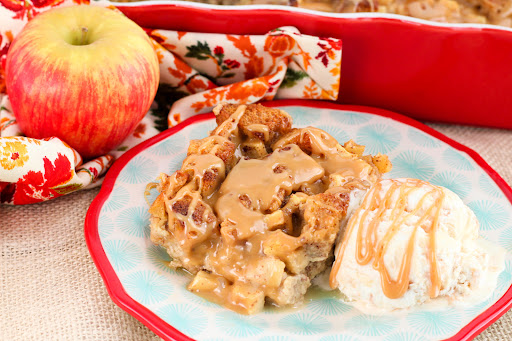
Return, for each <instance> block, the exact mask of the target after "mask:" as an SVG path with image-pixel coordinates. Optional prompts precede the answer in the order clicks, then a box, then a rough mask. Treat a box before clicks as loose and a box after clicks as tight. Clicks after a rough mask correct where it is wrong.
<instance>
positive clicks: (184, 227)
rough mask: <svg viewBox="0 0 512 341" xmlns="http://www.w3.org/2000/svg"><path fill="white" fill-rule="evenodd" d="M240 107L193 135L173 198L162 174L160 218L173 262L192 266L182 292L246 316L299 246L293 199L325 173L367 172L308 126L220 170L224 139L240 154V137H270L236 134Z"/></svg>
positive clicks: (315, 189)
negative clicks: (176, 251)
mask: <svg viewBox="0 0 512 341" xmlns="http://www.w3.org/2000/svg"><path fill="white" fill-rule="evenodd" d="M244 111H245V106H240V107H239V108H238V109H237V110H236V111H235V113H234V114H233V115H231V116H230V117H229V118H228V119H227V120H225V121H224V122H223V123H222V124H220V125H219V126H218V127H217V128H216V129H214V130H213V131H212V133H211V135H210V136H209V137H206V138H205V139H203V140H201V141H202V145H200V146H199V147H198V148H197V151H198V153H197V154H192V155H189V156H188V157H187V158H186V159H185V161H184V162H183V166H182V169H181V171H183V172H185V173H188V174H189V177H188V179H189V181H188V182H187V183H186V184H185V185H183V186H182V187H181V188H180V189H179V190H178V191H177V193H176V194H175V195H174V196H173V195H171V194H172V192H171V189H170V188H173V187H179V185H178V182H177V181H178V180H177V178H176V176H174V177H170V180H169V182H170V187H169V189H167V192H165V189H164V193H166V194H167V196H164V203H165V209H166V212H167V215H168V222H169V223H171V222H172V223H173V224H174V225H173V228H174V229H173V230H172V231H173V232H172V233H173V236H172V239H173V240H174V241H177V242H178V244H179V246H180V252H181V251H182V254H181V255H180V261H181V262H182V264H183V266H184V267H185V268H187V269H189V271H191V272H193V273H194V272H197V271H199V272H197V274H196V276H195V277H194V279H193V281H192V282H191V283H190V284H189V290H191V291H192V292H195V293H197V294H200V295H201V296H202V297H205V298H207V299H209V300H210V301H213V302H216V303H219V304H222V305H224V306H226V307H228V308H230V309H232V310H235V311H237V312H239V313H251V312H254V311H257V309H259V308H258V307H259V306H258V305H260V304H263V303H262V302H264V298H265V297H269V298H271V299H274V298H275V297H276V296H277V293H278V290H279V287H280V285H281V284H282V283H283V281H284V280H285V279H286V278H287V277H288V276H291V275H290V272H289V271H288V270H286V269H285V267H286V264H287V263H286V262H287V261H288V257H289V256H290V254H291V253H292V252H294V251H295V250H297V249H298V248H300V247H301V246H302V245H303V243H304V241H303V239H301V238H300V236H299V235H300V229H301V224H302V222H299V223H297V222H295V221H294V217H293V214H295V213H296V212H298V211H299V205H300V204H299V203H300V202H304V201H305V200H306V199H305V198H307V197H308V195H314V194H318V193H323V192H325V191H326V190H327V189H328V188H329V181H330V180H329V175H331V174H339V175H340V176H345V177H347V179H349V180H350V181H351V180H353V179H359V178H367V177H368V176H369V174H370V173H371V172H372V170H373V169H372V167H371V166H370V165H369V164H368V163H366V162H365V161H363V160H361V159H359V158H358V157H356V156H354V155H353V154H351V153H349V152H347V151H346V150H345V149H344V148H343V147H341V146H340V145H339V144H338V142H337V141H336V140H335V139H334V138H333V137H332V136H330V135H329V134H327V133H326V132H324V131H322V130H320V129H316V128H311V127H309V128H305V129H301V130H298V131H297V132H296V133H297V134H298V135H297V137H298V142H297V143H291V142H290V141H289V138H286V139H285V138H283V139H281V140H278V141H277V143H276V144H275V145H274V146H273V152H272V153H271V154H269V155H267V156H266V157H263V158H260V159H245V158H240V159H239V161H238V163H237V164H236V165H234V166H233V167H232V169H228V168H227V167H226V165H225V164H224V162H223V160H222V159H220V158H219V157H217V156H215V155H214V154H216V152H217V151H219V148H221V145H222V144H223V143H225V142H226V141H227V140H229V141H231V142H233V143H234V144H235V146H236V150H237V152H235V157H240V155H241V153H240V146H241V145H242V144H243V143H246V142H247V140H250V139H257V140H259V141H268V140H269V138H270V137H269V136H270V132H269V128H268V127H267V126H265V125H263V124H251V125H248V126H246V127H245V128H244V129H245V133H243V134H242V133H241V132H240V131H239V130H240V129H239V128H238V123H239V121H240V119H241V117H242V115H243V113H244ZM291 137H292V138H294V136H293V134H291ZM305 144H307V145H308V147H307V148H306V147H303V145H305ZM212 145H214V147H213V148H212ZM304 150H306V151H307V152H305V151H304ZM375 177H376V175H375ZM353 185H354V186H356V187H357V186H359V185H360V184H359V185H357V184H353ZM339 189H340V188H337V187H335V188H332V187H331V188H329V189H328V190H327V191H331V192H336V191H337V190H339ZM294 192H297V193H294ZM301 192H304V193H301ZM292 197H293V199H294V200H292V199H291V198H292ZM322 205H324V206H326V207H328V206H327V205H325V204H323V203H319V206H322ZM328 208H329V209H332V207H330V206H329V207H328ZM169 231H171V230H169ZM166 247H167V245H166ZM260 308H261V307H260Z"/></svg>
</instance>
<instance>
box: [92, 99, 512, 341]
mask: <svg viewBox="0 0 512 341" xmlns="http://www.w3.org/2000/svg"><path fill="white" fill-rule="evenodd" d="M267 105H269V106H279V107H281V108H282V109H284V110H285V111H287V112H288V113H290V114H291V115H292V117H293V119H294V125H295V126H297V127H304V126H308V125H313V126H316V127H319V128H321V129H324V130H326V131H327V132H328V133H330V134H331V135H333V136H334V137H335V138H336V139H338V140H339V141H346V140H348V139H350V138H352V139H354V140H355V141H356V142H358V143H360V144H364V145H366V146H367V147H366V152H367V153H371V154H375V153H385V154H387V155H389V157H390V158H391V160H392V162H393V171H392V172H391V173H390V174H387V177H412V178H419V179H423V180H427V181H430V182H432V183H434V184H436V185H442V186H445V187H448V188H449V189H451V190H452V191H454V192H455V193H457V194H458V195H459V196H460V197H461V198H462V199H463V200H464V202H465V203H467V205H468V206H469V207H471V208H472V209H473V210H474V212H475V213H476V215H477V217H478V219H479V221H480V224H481V235H482V236H483V237H484V238H486V239H488V240H490V241H492V242H494V243H497V244H499V245H501V246H503V247H505V248H506V249H507V250H508V251H509V252H511V251H512V204H511V198H512V191H511V189H510V188H509V187H508V186H507V185H506V183H505V182H504V181H503V180H502V179H501V178H500V177H499V175H498V174H497V173H496V172H494V171H493V170H492V169H491V168H490V167H489V166H488V165H487V164H486V163H485V162H484V161H483V159H482V158H481V157H479V156H478V155H477V154H476V153H475V152H474V151H472V150H470V149H469V148H467V147H464V146H462V145H460V144H458V143H456V142H455V141H453V140H450V139H449V138H447V137H445V136H443V135H441V134H440V133H438V132H435V131H434V130H432V129H430V128H428V127H426V126H424V125H422V124H420V123H418V122H416V121H413V120H412V119H409V118H406V117H403V116H400V115H397V114H393V113H390V112H387V111H383V110H379V109H372V108H367V107H355V106H341V105H337V104H331V103H325V102H310V101H299V100H296V101H277V102H268V104H267ZM214 127H215V120H214V117H213V115H212V114H208V115H201V116H196V117H193V118H192V119H189V120H187V121H185V122H184V123H183V124H181V125H179V126H177V127H174V128H172V129H169V130H167V131H165V132H163V133H161V134H160V135H158V136H156V137H154V138H152V139H151V140H148V141H146V142H144V143H142V144H141V145H139V146H137V147H135V148H134V149H132V150H130V151H129V152H127V153H126V154H125V155H123V156H122V158H120V159H119V160H118V161H117V162H116V163H115V164H114V166H113V167H112V169H111V170H110V171H109V173H108V174H107V177H106V179H105V181H104V183H103V187H102V189H101V192H100V193H99V195H98V196H97V198H96V199H95V200H94V202H93V203H92V205H91V207H90V209H89V211H88V213H87V218H86V223H85V234H86V240H87V244H88V246H89V250H90V252H91V254H92V257H93V259H94V261H95V263H96V265H97V267H98V269H99V271H100V273H101V274H102V276H103V279H104V281H105V284H106V286H107V288H108V290H109V293H110V295H111V297H112V299H113V300H114V301H115V302H116V303H117V304H118V305H119V306H121V308H123V309H125V310H127V311H128V312H129V313H130V314H132V315H133V316H135V317H136V318H138V319H139V320H141V321H142V322H143V323H144V324H146V325H147V326H148V327H149V328H151V329H152V330H154V331H155V332H156V333H157V334H159V335H160V336H162V337H164V338H165V339H177V340H189V338H193V339H197V340H234V339H241V340H279V341H284V340H298V339H303V340H322V341H324V340H325V341H327V340H350V341H353V340H367V339H368V338H371V339H372V340H434V339H435V340H438V339H450V340H468V339H471V338H472V337H474V336H475V335H476V334H477V333H479V332H480V331H481V330H482V329H484V328H485V327H486V326H488V325H489V324H490V323H492V322H493V321H494V320H496V319H497V318H498V317H499V316H501V315H502V314H503V313H504V312H505V311H506V310H507V309H508V308H509V307H510V304H511V299H512V289H511V284H512V256H510V255H508V256H507V258H506V269H505V271H504V272H503V273H501V275H500V276H499V280H498V286H497V288H496V289H495V291H494V292H493V293H492V294H491V297H490V298H489V299H488V300H487V301H485V302H483V303H481V304H479V305H476V306H471V307H467V308H458V309H455V308H451V309H448V310H443V311H437V312H433V311H426V310H421V309H420V310H417V311H415V312H413V313H409V314H404V315H403V316H399V317H386V316H381V317H375V316H367V315H363V314H361V313H359V312H358V311H357V310H356V309H354V308H352V307H350V306H348V305H346V304H344V303H342V302H340V301H339V300H336V299H335V298H333V297H329V296H327V297H317V298H313V299H311V300H309V301H308V302H307V303H306V304H305V305H304V306H303V307H301V308H298V309H284V310H266V311H264V312H263V313H260V314H257V315H255V316H243V315H238V314H236V313H234V312H231V311H229V310H227V309H225V308H222V307H220V306H218V305H215V304H212V303H210V302H208V301H206V300H203V299H202V298H199V297H198V296H196V295H194V294H192V293H190V292H188V291H187V290H186V284H187V283H188V281H189V280H190V279H189V277H187V276H186V275H184V274H183V273H181V272H176V271H174V270H172V269H170V268H168V267H167V265H166V264H167V262H168V261H169V257H168V255H167V254H166V252H165V250H163V249H162V248H160V247H157V246H154V245H153V244H152V243H151V241H150V239H149V213H148V205H147V203H146V202H145V200H144V189H145V186H146V184H147V183H148V182H151V181H154V180H155V179H156V177H157V176H158V174H159V173H160V172H165V173H172V172H174V171H175V170H177V169H179V167H180V166H181V162H182V161H183V159H184V157H185V155H186V150H187V147H188V143H189V141H190V140H192V139H199V138H202V137H204V136H207V134H208V132H209V131H210V130H212V129H213V128H214ZM155 197H156V191H152V192H151V200H153V199H154V198H155Z"/></svg>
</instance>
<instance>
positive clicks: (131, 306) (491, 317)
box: [84, 100, 512, 341]
mask: <svg viewBox="0 0 512 341" xmlns="http://www.w3.org/2000/svg"><path fill="white" fill-rule="evenodd" d="M265 105H266V106H271V107H287V106H303V107H310V108H319V109H337V110H349V111H359V112H364V113H370V114H373V115H377V116H382V117H387V118H390V119H392V120H394V121H398V122H401V123H404V124H406V125H409V126H412V127H414V128H417V129H420V130H422V131H423V132H425V133H427V134H429V135H431V136H433V137H435V138H437V139H439V140H441V141H443V142H445V143H447V144H448V145H450V146H451V147H453V148H455V149H457V150H460V151H462V152H465V153H467V154H468V155H469V156H470V157H471V158H472V159H473V160H474V161H475V162H476V163H477V164H478V165H479V166H480V167H481V168H482V169H483V170H484V171H485V172H486V173H487V174H488V175H489V176H490V177H491V178H492V179H493V180H494V182H495V183H496V184H497V185H498V186H499V187H500V189H501V190H502V191H503V193H504V194H505V196H506V197H507V199H508V200H509V201H510V203H511V204H512V189H511V188H510V186H509V185H508V184H507V183H506V182H505V180H503V178H502V177H501V176H500V175H499V174H498V173H497V172H496V171H495V170H494V169H492V168H491V166H489V165H488V164H487V162H485V160H484V159H483V158H482V157H481V156H480V155H479V154H478V153H477V152H475V151H474V150H472V149H471V148H469V147H466V146H465V145H463V144H461V143H459V142H456V141H455V140H453V139H451V138H449V137H447V136H445V135H443V134H441V133H440V132H438V131H436V130H434V129H432V128H430V127H428V126H426V125H425V124H423V123H420V122H418V121H416V120H414V119H412V118H409V117H406V116H403V115H400V114H397V113H394V112H391V111H388V110H383V109H378V108H372V107H365V106H357V105H342V104H336V103H332V102H325V101H311V100H277V101H269V102H265ZM211 118H213V114H211V113H210V114H203V115H197V116H193V117H191V118H189V119H187V120H185V121H184V122H182V123H180V124H179V125H177V126H175V127H172V128H170V129H167V130H165V131H164V132H162V133H160V134H158V135H156V136H154V137H152V138H150V139H148V140H146V141H144V142H142V143H140V144H138V145H137V146H135V147H133V148H132V149H130V150H129V151H127V152H126V153H125V154H123V155H122V156H121V157H120V158H119V159H118V160H117V161H116V162H115V163H114V164H113V165H112V167H111V168H110V170H109V171H108V173H107V175H106V176H105V179H104V181H103V185H102V187H101V190H100V192H99V194H98V195H97V196H96V198H95V199H94V200H93V202H92V203H91V206H90V207H89V209H88V211H87V215H86V217H85V224H84V227H85V230H84V233H85V241H86V243H87V247H88V249H89V253H90V254H91V257H92V259H93V261H94V263H95V265H96V267H97V268H98V271H99V272H100V274H101V277H102V278H103V281H104V283H105V286H106V288H107V291H108V293H109V295H110V297H111V299H112V300H113V301H114V302H115V303H116V304H117V305H118V306H119V307H121V308H122V309H123V310H125V311H126V312H128V313H129V314H130V315H132V316H134V317H135V318H136V319H138V320H139V321H140V322H142V323H143V324H144V325H146V326H147V327H148V328H149V329H151V330H152V331H153V332H155V333H156V334H157V335H159V336H160V337H162V338H163V339H165V340H179V341H181V340H187V341H188V340H191V341H193V340H194V339H192V338H190V337H188V336H186V335H185V334H183V333H181V332H180V331H178V330H177V329H176V328H174V327H173V326H171V325H170V324H168V323H167V322H165V321H164V320H162V319H161V318H160V317H158V316H157V315H156V314H155V313H153V312H152V311H151V310H149V309H148V308H146V307H145V306H143V305H142V304H140V303H138V302H137V301H135V300H134V299H133V298H131V297H130V296H129V295H128V294H127V293H126V291H125V290H124V288H123V286H122V284H121V282H120V280H119V278H118V277H117V274H116V272H115V271H114V269H113V268H112V265H111V264H110V262H109V260H108V258H107V256H106V254H105V251H104V249H103V247H102V244H101V241H100V237H99V233H98V218H99V214H100V211H101V208H102V206H103V203H104V202H105V201H106V199H107V198H108V197H109V195H110V193H111V192H112V189H113V188H114V183H115V181H116V179H117V177H118V175H119V173H120V172H121V170H122V169H123V168H124V166H125V165H126V164H127V163H128V162H129V161H130V160H131V159H132V158H133V157H135V156H136V155H137V154H139V153H140V152H141V151H143V150H145V149H147V148H148V147H150V146H152V145H154V144H155V143H157V142H160V141H162V140H164V139H166V138H167V137H169V136H171V135H173V134H175V133H177V132H179V131H180V130H182V129H183V128H185V127H187V126H189V125H192V124H194V123H198V122H202V121H205V120H208V119H211ZM511 306H512V286H510V287H509V289H508V290H507V291H506V292H505V294H504V295H503V296H502V297H501V298H500V299H499V300H498V301H497V302H496V303H494V304H493V305H492V306H491V307H489V308H488V309H487V310H486V311H484V312H483V313H481V314H480V315H479V316H477V317H476V318H475V319H473V320H472V321H471V322H469V323H468V324H467V325H466V326H464V327H463V328H462V329H461V330H460V331H459V332H458V333H457V334H455V335H454V336H452V337H450V338H448V339H446V340H445V341H467V340H472V339H473V338H474V337H475V336H477V335H478V334H479V333H480V332H482V331H483V330H484V329H485V328H487V327H488V326H489V325H491V324H492V323H493V322H494V321H496V320H497V319H498V318H499V317H500V316H502V315H503V314H505V312H507V310H509V309H510V307H511Z"/></svg>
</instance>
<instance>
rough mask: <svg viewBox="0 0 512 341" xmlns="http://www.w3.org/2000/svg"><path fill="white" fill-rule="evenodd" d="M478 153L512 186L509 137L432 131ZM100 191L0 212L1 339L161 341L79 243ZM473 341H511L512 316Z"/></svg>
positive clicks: (472, 130)
mask: <svg viewBox="0 0 512 341" xmlns="http://www.w3.org/2000/svg"><path fill="white" fill-rule="evenodd" d="M431 126H432V127H433V128H435V129H437V130H439V131H441V132H442V133H444V134H446V135H447V136H449V137H451V138H453V139H455V140H457V141H459V142H461V143H463V144H465V145H467V146H468V147H470V148H473V149H474V150H476V151H477V152H478V153H480V155H481V156H482V157H483V158H484V159H485V160H486V161H487V162H488V163H489V164H490V165H491V167H493V168H494V169H495V170H496V171H498V173H500V175H501V176H502V177H503V178H504V179H505V181H507V183H509V184H512V169H511V167H512V162H511V159H512V131H505V130H497V129H484V128H474V127H462V126H450V125H439V124H435V125H431ZM98 192H99V189H92V190H86V191H80V192H76V193H73V194H71V195H68V196H64V197H61V198H58V199H56V200H51V201H48V202H44V203H40V204H34V205H28V206H5V205H3V206H0V251H1V253H0V340H1V341H4V340H5V341H7V340H8V341H18V340H19V341H29V340H86V341H89V340H101V341H110V340H116V341H118V340H137V341H140V340H159V339H160V338H158V337H157V336H155V334H154V333H153V332H151V331H150V330H149V329H148V328H146V327H145V326H144V325H143V324H142V323H140V322H138V321H137V320H136V319H135V318H133V317H131V316H130V315H129V314H128V313H125V312H124V311H123V310H121V308H119V307H117V306H116V305H115V304H114V303H113V302H112V300H111V299H110V298H109V296H108V294H107V290H106V289H105V286H104V285H103V282H102V279H101V277H100V274H99V272H98V271H97V270H96V267H95V266H94V264H93V262H92V259H91V257H90V255H89V252H88V250H87V246H86V244H85V240H84V232H83V229H84V228H83V225H84V219H85V215H86V212H87V209H88V207H89V205H90V203H91V201H92V200H93V199H94V197H95V196H96V195H97V194H98ZM475 340H478V341H482V340H512V312H509V313H507V314H505V315H504V316H503V317H501V319H499V320H498V321H497V322H496V323H494V324H493V325H491V326H490V327H489V328H488V329H487V330H485V331H484V332H483V333H482V334H480V335H479V336H478V337H476V339H475Z"/></svg>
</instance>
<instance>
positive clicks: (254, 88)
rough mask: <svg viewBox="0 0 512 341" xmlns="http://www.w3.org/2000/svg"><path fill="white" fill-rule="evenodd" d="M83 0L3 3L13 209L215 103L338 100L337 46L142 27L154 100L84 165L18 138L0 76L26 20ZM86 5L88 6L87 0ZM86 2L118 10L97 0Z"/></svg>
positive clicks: (95, 175) (285, 33) (1, 189)
mask: <svg viewBox="0 0 512 341" xmlns="http://www.w3.org/2000/svg"><path fill="white" fill-rule="evenodd" d="M80 2H82V0H73V1H71V0H62V1H44V0H43V1H35V0H26V1H22V2H21V1H17V0H0V202H1V203H7V204H14V205H21V204H30V203H36V202H41V201H45V200H49V199H53V198H56V197H59V196H62V195H64V194H67V193H70V192H73V191H76V190H79V189H83V188H90V187H93V186H96V185H98V184H100V183H101V180H102V176H103V174H104V173H105V172H106V170H107V169H108V168H109V167H110V165H111V164H112V163H113V162H114V160H115V159H117V158H118V157H119V156H120V155H121V154H123V153H124V152H125V151H126V150H128V149H130V148H131V147H133V146H135V145H137V144H138V143H140V142H142V141H144V140H146V139H148V138H150V137H152V136H154V135H156V134H158V133H159V132H160V131H162V130H165V129H167V128H169V127H171V126H174V125H176V124H178V123H180V122H181V121H183V120H185V119H187V118H188V117H191V116H194V115H196V114H199V113H205V112H209V111H211V109H212V108H213V107H214V106H215V105H216V104H218V103H221V102H230V103H254V102H258V101H265V100H271V99H277V98H309V99H326V100H335V99H336V98H337V97H338V90H339V81H340V69H341V41H340V40H339V39H331V38H319V37H313V36H308V35H303V34H301V33H300V32H299V31H298V30H297V29H296V28H294V27H281V28H276V29H275V30H273V31H271V32H268V33H267V34H265V35H228V34H212V33H192V32H178V31H168V30H159V29H155V30H146V32H147V34H148V35H149V37H150V38H152V42H153V45H154V48H155V51H156V53H157V55H158V60H159V63H160V86H159V89H158V92H157V95H156V97H155V101H154V103H153V105H152V107H151V109H150V110H149V112H148V113H147V114H146V116H145V117H144V118H143V119H142V121H141V122H140V123H139V125H138V126H137V128H136V129H135V131H134V132H133V133H132V135H131V136H129V137H128V138H127V139H126V140H125V141H124V142H123V143H122V144H121V145H120V146H119V147H117V148H116V149H115V150H112V151H111V152H110V153H109V154H108V155H105V156H101V157H99V158H96V159H93V160H85V162H84V160H82V158H81V157H80V155H79V154H78V153H77V152H76V151H75V150H73V149H72V148H70V147H69V146H68V145H67V144H66V143H65V141H61V140H60V139H58V138H56V137H48V138H47V139H43V140H38V139H33V138H30V137H29V136H26V137H25V136H23V132H22V131H20V129H19V127H18V125H17V124H16V118H15V116H14V114H13V112H12V110H11V107H10V104H9V97H8V95H7V93H8V89H7V88H6V84H5V79H4V69H5V59H6V55H7V51H8V49H9V45H10V43H11V42H12V40H13V39H14V38H15V37H16V34H17V33H18V32H19V31H20V30H21V29H22V28H23V26H24V25H25V24H26V23H27V21H28V20H30V19H32V18H33V17H34V16H35V15H37V14H38V13H40V12H43V11H45V10H48V9H50V8H52V7H59V6H71V5H76V4H77V3H80ZM86 3H88V1H86ZM90 5H95V6H105V7H109V8H111V9H113V10H116V8H115V7H114V6H112V4H111V3H109V2H105V1H101V2H93V3H91V4H90Z"/></svg>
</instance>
